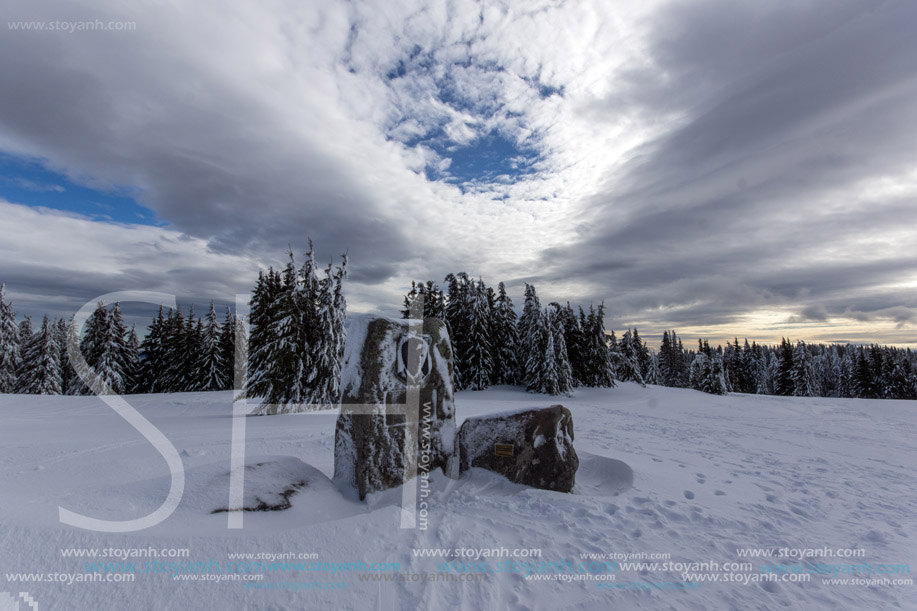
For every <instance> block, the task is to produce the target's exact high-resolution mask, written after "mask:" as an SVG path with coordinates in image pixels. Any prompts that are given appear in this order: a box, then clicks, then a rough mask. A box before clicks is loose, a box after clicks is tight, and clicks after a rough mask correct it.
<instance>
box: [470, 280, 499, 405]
mask: <svg viewBox="0 0 917 611" xmlns="http://www.w3.org/2000/svg"><path fill="white" fill-rule="evenodd" d="M468 296H469V298H470V301H471V308H470V312H469V314H470V316H469V321H468V323H469V324H468V342H467V347H466V353H465V368H466V369H465V373H464V375H463V380H464V387H465V388H468V389H470V390H484V389H485V388H487V387H488V386H490V383H491V380H493V377H494V360H493V353H494V348H493V339H492V337H491V327H492V318H491V313H492V311H493V308H492V306H491V304H490V300H489V298H488V292H487V287H486V286H485V284H484V281H483V280H478V281H477V282H474V281H472V282H471V284H470V286H469V289H468Z"/></svg>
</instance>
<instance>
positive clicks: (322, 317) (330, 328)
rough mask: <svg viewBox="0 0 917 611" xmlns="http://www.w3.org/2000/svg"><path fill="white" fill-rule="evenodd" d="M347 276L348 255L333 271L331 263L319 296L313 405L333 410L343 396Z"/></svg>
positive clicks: (322, 282)
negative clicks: (315, 380)
mask: <svg viewBox="0 0 917 611" xmlns="http://www.w3.org/2000/svg"><path fill="white" fill-rule="evenodd" d="M346 277H347V254H346V253H345V254H344V255H343V261H342V263H341V267H339V268H337V269H334V267H333V264H332V263H329V264H328V267H327V268H326V269H325V277H324V278H322V279H321V282H320V285H319V296H318V321H319V329H320V335H319V340H320V341H319V345H318V346H317V347H316V350H317V356H316V363H317V369H318V377H317V382H318V383H317V384H316V388H315V389H314V390H313V394H312V403H315V404H321V405H323V406H326V407H329V408H333V407H335V406H336V405H337V403H338V401H339V399H340V395H341V367H342V366H343V360H344V344H345V342H346V339H347V335H346V334H347V331H346V329H345V327H344V323H345V322H346V316H347V301H346V299H345V298H344V279H345V278H346Z"/></svg>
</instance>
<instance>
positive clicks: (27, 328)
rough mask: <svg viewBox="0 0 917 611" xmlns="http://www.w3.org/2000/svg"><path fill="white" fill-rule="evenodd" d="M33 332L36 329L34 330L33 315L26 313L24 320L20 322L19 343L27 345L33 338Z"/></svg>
mask: <svg viewBox="0 0 917 611" xmlns="http://www.w3.org/2000/svg"><path fill="white" fill-rule="evenodd" d="M33 333H34V331H33V330H32V317H31V316H28V315H26V317H25V318H23V319H22V322H20V323H19V343H20V345H22V346H25V345H27V344H28V343H29V341H30V340H31V339H32V334H33Z"/></svg>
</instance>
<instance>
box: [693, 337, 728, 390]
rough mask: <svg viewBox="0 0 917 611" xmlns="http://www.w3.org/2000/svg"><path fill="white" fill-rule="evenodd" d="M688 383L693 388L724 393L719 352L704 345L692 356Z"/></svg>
mask: <svg viewBox="0 0 917 611" xmlns="http://www.w3.org/2000/svg"><path fill="white" fill-rule="evenodd" d="M688 380H689V384H690V387H691V388H693V389H694V390H699V391H701V392H705V393H709V394H712V395H725V394H726V380H725V378H724V376H723V360H722V357H721V356H720V354H719V353H718V352H716V351H712V350H710V349H709V346H704V347H702V348H701V349H700V350H698V352H697V354H696V355H695V356H694V361H693V362H692V363H691V368H690V370H689V377H688Z"/></svg>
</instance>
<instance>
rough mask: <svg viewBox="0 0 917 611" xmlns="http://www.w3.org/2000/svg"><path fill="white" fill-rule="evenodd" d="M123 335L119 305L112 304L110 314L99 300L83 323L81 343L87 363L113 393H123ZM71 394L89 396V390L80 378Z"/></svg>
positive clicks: (122, 322) (90, 392) (123, 329)
mask: <svg viewBox="0 0 917 611" xmlns="http://www.w3.org/2000/svg"><path fill="white" fill-rule="evenodd" d="M125 332H126V329H125V328H124V321H123V320H122V318H121V309H120V306H119V305H118V304H115V308H114V309H113V311H112V312H111V313H109V312H108V308H107V307H106V306H105V304H104V303H102V302H101V301H100V302H99V303H98V305H97V306H96V309H95V311H93V313H92V315H90V317H89V320H87V321H86V329H85V334H84V336H83V340H82V342H81V343H80V352H81V353H82V354H83V358H84V359H85V361H86V364H87V365H88V367H89V368H90V370H91V371H92V372H94V373H95V375H97V376H98V377H99V379H100V380H101V381H102V382H103V383H105V384H106V385H107V386H108V390H110V392H112V393H114V394H123V393H124V392H125V365H126V364H125V352H126V350H125V346H126V344H125V337H124V334H125ZM84 375H85V372H84ZM68 392H69V391H68ZM73 394H92V390H91V389H90V388H89V387H88V386H87V385H86V384H85V383H84V382H83V381H82V379H79V380H77V383H75V384H74V385H73Z"/></svg>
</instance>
